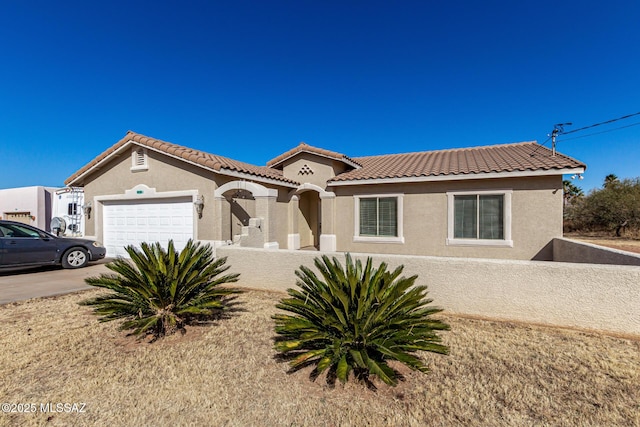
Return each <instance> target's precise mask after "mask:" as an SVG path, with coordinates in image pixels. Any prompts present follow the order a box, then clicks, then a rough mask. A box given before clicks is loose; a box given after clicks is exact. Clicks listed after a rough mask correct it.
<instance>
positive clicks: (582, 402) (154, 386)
mask: <svg viewBox="0 0 640 427" xmlns="http://www.w3.org/2000/svg"><path fill="white" fill-rule="evenodd" d="M96 292H97V291H88V292H84V293H80V294H74V295H67V296H62V297H56V298H50V299H40V300H31V301H27V302H23V303H15V304H9V305H5V306H0V328H1V329H0V331H1V332H2V333H1V334H0V360H2V363H1V365H0V378H2V381H0V402H9V403H36V404H37V405H38V408H39V404H40V403H46V402H52V403H74V402H78V403H86V407H85V408H84V412H83V413H53V412H50V413H27V414H24V413H22V414H19V413H9V414H7V413H0V425H3V426H8V425H16V426H69V425H77V426H110V427H115V426H164V425H167V426H169V425H170V426H195V425H202V426H206V425H216V426H224V425H227V426H367V425H368V426H425V425H427V426H429V425H431V426H447V425H451V426H454V425H455V426H459V425H486V426H503V425H505V426H506V425H509V426H527V425H536V426H538V425H565V426H569V425H570V426H596V425H598V426H633V425H636V426H638V425H640V342H639V341H638V340H635V339H624V338H616V337H611V336H606V335H600V334H595V333H587V332H581V331H573V330H563V329H553V328H547V327H539V326H529V325H520V324H511V323H503V322H492V321H485V320H475V319H467V318H459V317H453V316H444V317H445V320H446V321H447V322H448V323H449V324H450V325H451V327H452V330H451V331H450V332H448V333H445V334H443V335H444V337H445V341H446V343H447V344H448V345H449V346H450V348H451V354H450V355H449V356H446V357H445V356H439V355H431V354H425V355H424V357H425V358H426V359H427V360H428V362H429V364H430V365H431V366H432V372H431V373H430V374H428V375H424V374H421V373H414V372H412V371H407V370H403V372H404V373H405V377H406V378H405V381H404V382H402V383H401V384H400V385H399V386H398V387H396V388H390V387H386V386H384V385H383V384H382V385H379V388H378V390H377V391H372V390H368V389H366V388H364V387H363V386H362V385H361V384H357V383H348V384H347V385H345V386H343V385H341V384H338V385H336V387H335V388H333V389H331V388H329V387H327V385H326V383H324V382H323V381H320V380H318V381H317V382H315V383H313V382H310V381H309V378H308V371H307V372H304V371H300V372H297V373H295V374H287V366H286V365H284V364H282V363H279V362H277V361H275V360H274V355H275V352H274V350H273V342H272V338H273V335H274V334H273V322H272V321H271V319H270V316H271V315H272V314H273V313H274V312H275V308H274V304H275V303H276V301H277V300H278V299H279V298H281V297H282V295H281V294H274V293H266V292H257V291H251V292H248V293H246V294H244V295H242V296H241V297H240V300H241V301H242V303H243V304H242V308H243V310H244V311H241V312H237V313H235V314H234V316H233V317H232V318H231V319H227V320H223V321H220V322H219V323H218V324H217V325H215V326H207V327H192V328H190V329H189V330H188V333H187V334H186V335H184V336H172V337H169V338H167V339H164V340H161V341H159V342H156V343H154V344H147V343H144V342H142V343H137V342H136V341H135V339H134V338H127V337H125V335H124V333H123V332H120V331H118V330H117V325H116V324H114V323H106V324H100V323H98V322H97V320H96V317H95V316H93V315H92V314H91V313H90V308H88V307H81V306H78V305H77V302H78V301H80V300H83V299H85V298H88V297H89V296H93V295H95V293H96Z"/></svg>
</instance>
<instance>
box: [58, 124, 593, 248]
mask: <svg viewBox="0 0 640 427" xmlns="http://www.w3.org/2000/svg"><path fill="white" fill-rule="evenodd" d="M585 168H586V166H585V165H584V164H583V163H582V162H580V161H578V160H575V159H572V158H571V157H568V156H565V155H563V154H560V153H556V154H555V155H554V154H553V153H552V152H551V150H549V149H547V148H545V147H543V146H541V145H539V144H537V143H536V142H522V143H514V144H504V145H493V146H483V147H472V148H465V149H452V150H440V151H428V152H417V153H402V154H388V155H379V156H367V157H348V156H346V155H344V154H342V153H337V152H334V151H328V150H324V149H321V148H316V147H313V146H310V145H307V144H304V143H301V144H300V145H298V146H297V147H295V148H293V149H291V150H289V151H287V152H286V153H282V154H280V155H279V156H277V157H275V158H274V159H272V160H270V161H268V162H267V163H266V165H265V166H256V165H252V164H248V163H244V162H241V161H237V160H233V159H230V158H226V157H222V156H217V155H215V154H210V153H205V152H202V151H198V150H193V149H190V148H187V147H183V146H180V145H176V144H173V143H169V142H165V141H161V140H158V139H154V138H150V137H146V136H144V135H140V134H137V133H134V132H128V133H127V134H126V135H125V137H124V138H122V139H121V140H120V141H118V142H117V143H116V144H114V145H113V146H112V147H110V148H108V149H107V150H106V151H104V152H103V153H101V154H100V155H98V156H97V157H96V158H95V159H94V160H92V161H91V162H90V163H89V164H87V165H85V166H84V167H82V168H81V169H80V170H78V171H77V172H76V173H74V174H73V175H72V176H71V177H69V178H68V179H67V180H66V182H65V184H66V185H68V186H74V187H84V193H85V206H84V208H85V209H84V210H85V212H86V213H87V217H86V225H85V226H86V232H85V234H86V235H88V236H93V237H94V238H96V239H98V240H101V241H103V242H104V244H105V246H106V247H107V250H108V252H107V254H108V256H116V255H124V254H125V252H124V250H123V248H124V247H125V246H126V245H128V244H138V243H139V242H142V241H151V242H153V241H160V242H166V241H167V240H168V239H169V238H172V239H174V242H176V246H178V247H181V245H184V244H185V243H186V241H187V240H188V239H189V238H194V239H196V240H200V241H205V242H209V243H212V244H213V245H214V246H220V245H225V244H238V245H242V246H252V247H264V248H270V249H278V248H280V249H293V250H297V249H305V248H317V249H320V250H321V251H349V252H365V253H388V254H414V255H433V256H453V257H478V258H505V259H524V260H527V259H551V257H552V253H551V250H552V249H551V241H552V239H553V238H555V237H560V236H562V203H563V197H562V192H563V190H562V175H563V174H576V173H583V172H584V170H585Z"/></svg>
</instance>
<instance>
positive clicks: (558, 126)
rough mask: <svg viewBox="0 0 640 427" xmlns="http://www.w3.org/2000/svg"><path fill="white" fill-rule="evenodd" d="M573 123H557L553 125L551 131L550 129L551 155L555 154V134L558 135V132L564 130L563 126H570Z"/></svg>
mask: <svg viewBox="0 0 640 427" xmlns="http://www.w3.org/2000/svg"><path fill="white" fill-rule="evenodd" d="M572 124H573V123H571V122H568V123H558V124H556V125H553V131H551V155H552V156H553V157H555V156H556V136H558V134H559V133H562V132H564V127H565V126H571V125H572Z"/></svg>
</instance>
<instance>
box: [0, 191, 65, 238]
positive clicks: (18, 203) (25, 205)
mask: <svg viewBox="0 0 640 427" xmlns="http://www.w3.org/2000/svg"><path fill="white" fill-rule="evenodd" d="M53 191H55V188H50V187H42V186H33V187H19V188H7V189H3V190H0V218H1V219H4V220H10V221H18V222H22V223H24V224H29V225H33V226H35V227H38V228H40V229H42V230H46V231H50V228H49V223H50V221H51V208H52V206H51V205H52V203H51V202H52V193H53Z"/></svg>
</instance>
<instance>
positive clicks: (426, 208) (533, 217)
mask: <svg viewBox="0 0 640 427" xmlns="http://www.w3.org/2000/svg"><path fill="white" fill-rule="evenodd" d="M330 188H331V189H333V191H334V192H335V193H336V195H337V197H336V216H337V217H339V218H340V221H338V222H337V223H336V235H337V250H338V251H349V252H368V253H387V254H413V255H429V256H448V257H470V258H502V259H524V260H527V259H534V258H535V259H552V249H551V246H550V242H551V240H552V239H553V238H555V237H561V236H562V177H561V176H559V175H558V176H550V177H535V178H510V179H484V180H469V181H450V182H426V183H412V184H385V185H361V186H341V187H330ZM497 189H500V190H503V189H507V190H509V189H511V190H513V193H512V211H511V212H512V227H511V230H512V240H513V247H512V248H503V247H488V246H466V247H465V246H447V244H446V240H447V226H448V217H447V209H448V208H447V195H446V193H447V192H448V191H476V190H477V191H482V190H497ZM385 193H387V194H396V193H402V194H404V198H403V200H404V201H403V211H404V214H403V225H404V233H403V234H404V239H405V242H404V243H361V242H354V241H353V237H354V233H355V232H356V229H355V224H354V214H355V200H354V195H366V194H385Z"/></svg>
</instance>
